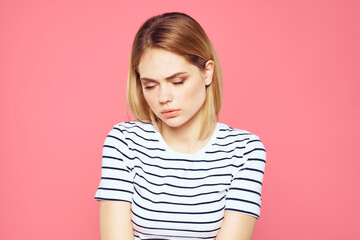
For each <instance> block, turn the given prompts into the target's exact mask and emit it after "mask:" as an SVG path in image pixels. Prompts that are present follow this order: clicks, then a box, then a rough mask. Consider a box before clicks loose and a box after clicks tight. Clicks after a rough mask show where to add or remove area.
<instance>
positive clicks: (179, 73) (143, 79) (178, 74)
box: [140, 72, 187, 82]
mask: <svg viewBox="0 0 360 240" xmlns="http://www.w3.org/2000/svg"><path fill="white" fill-rule="evenodd" d="M186 73H187V72H177V73H174V74H173V75H171V76H168V77H166V78H165V80H171V79H174V78H176V77H177V76H180V75H183V74H186ZM140 81H150V82H154V81H155V80H154V79H151V78H146V77H142V78H140Z"/></svg>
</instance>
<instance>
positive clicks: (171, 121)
mask: <svg viewBox="0 0 360 240" xmlns="http://www.w3.org/2000/svg"><path fill="white" fill-rule="evenodd" d="M161 122H162V123H163V124H165V125H166V126H168V127H171V128H178V127H181V126H182V125H184V124H185V123H184V122H183V121H179V120H177V119H175V118H170V119H164V120H161Z"/></svg>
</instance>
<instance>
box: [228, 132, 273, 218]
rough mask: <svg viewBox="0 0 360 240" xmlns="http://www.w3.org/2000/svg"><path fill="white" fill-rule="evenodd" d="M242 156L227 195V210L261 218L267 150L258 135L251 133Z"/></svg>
mask: <svg viewBox="0 0 360 240" xmlns="http://www.w3.org/2000/svg"><path fill="white" fill-rule="evenodd" d="M242 158H243V159H242V160H243V164H241V167H239V169H238V171H237V172H236V174H235V176H234V177H233V180H232V182H231V185H230V188H229V191H228V193H227V195H226V203H225V204H226V206H225V210H232V211H238V212H242V213H245V214H249V215H252V216H255V217H256V218H259V216H260V205H261V189H262V181H263V176H264V170H265V163H266V151H265V148H264V145H263V144H262V142H261V141H260V139H259V138H258V137H257V136H256V135H250V137H249V140H248V142H247V143H246V146H245V150H244V153H243V157H242Z"/></svg>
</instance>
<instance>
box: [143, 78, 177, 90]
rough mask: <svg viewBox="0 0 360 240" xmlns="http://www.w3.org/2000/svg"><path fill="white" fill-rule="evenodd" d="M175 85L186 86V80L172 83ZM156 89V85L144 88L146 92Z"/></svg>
mask: <svg viewBox="0 0 360 240" xmlns="http://www.w3.org/2000/svg"><path fill="white" fill-rule="evenodd" d="M172 83H173V84H174V85H181V84H184V80H180V81H175V82H172ZM154 87H155V85H152V86H144V89H146V90H150V89H153V88H154Z"/></svg>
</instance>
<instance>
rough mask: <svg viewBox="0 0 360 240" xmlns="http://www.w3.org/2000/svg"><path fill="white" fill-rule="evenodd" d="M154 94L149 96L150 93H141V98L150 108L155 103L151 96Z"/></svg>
mask: <svg viewBox="0 0 360 240" xmlns="http://www.w3.org/2000/svg"><path fill="white" fill-rule="evenodd" d="M153 95H154V94H151V93H144V92H143V96H144V98H145V101H146V102H147V104H148V105H149V106H150V107H152V106H153V105H154V102H155V98H154V96H153Z"/></svg>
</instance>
